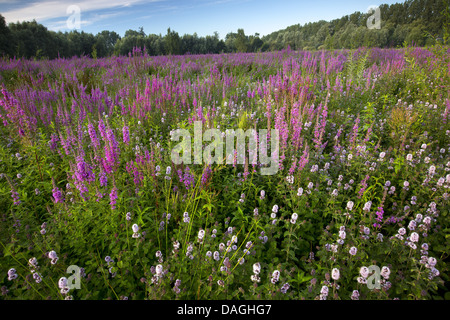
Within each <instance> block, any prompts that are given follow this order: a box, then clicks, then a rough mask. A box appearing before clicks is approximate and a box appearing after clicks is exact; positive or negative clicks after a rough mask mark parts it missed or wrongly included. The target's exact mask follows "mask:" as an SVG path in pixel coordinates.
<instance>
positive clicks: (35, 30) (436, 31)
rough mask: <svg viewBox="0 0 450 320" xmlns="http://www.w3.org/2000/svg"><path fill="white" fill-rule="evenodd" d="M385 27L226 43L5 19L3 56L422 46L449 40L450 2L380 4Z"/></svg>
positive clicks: (346, 27) (362, 21) (354, 22)
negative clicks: (56, 27) (94, 31)
mask: <svg viewBox="0 0 450 320" xmlns="http://www.w3.org/2000/svg"><path fill="white" fill-rule="evenodd" d="M379 8H380V12H381V29H368V28H367V19H368V17H369V16H370V15H371V14H370V13H366V12H364V13H361V12H355V13H353V14H350V15H346V16H344V17H342V18H340V19H335V20H332V21H329V22H327V21H318V22H313V23H307V24H305V25H293V26H290V27H288V28H286V29H284V30H279V31H276V32H273V33H271V34H269V35H267V36H264V37H260V35H259V34H255V35H246V34H245V32H244V30H243V29H238V30H237V32H231V33H229V34H227V35H226V36H225V38H224V39H220V38H219V35H218V34H217V33H215V34H214V35H209V36H205V37H201V36H198V35H197V34H193V35H190V34H184V35H179V34H178V32H176V31H174V30H170V29H169V30H167V33H166V34H165V35H161V34H151V33H150V34H146V33H145V32H144V30H143V29H142V28H141V29H140V30H138V31H136V30H128V31H126V33H125V35H124V36H123V37H121V36H120V35H119V34H117V33H116V32H114V31H107V30H105V31H102V32H99V33H98V34H96V35H93V34H90V33H86V32H83V31H81V32H78V31H71V32H64V33H63V32H54V31H49V30H47V28H46V27H45V26H43V25H41V24H39V23H37V22H36V21H31V22H20V23H10V24H9V25H6V23H5V20H4V18H3V17H2V16H0V55H8V56H10V57H13V56H15V57H25V58H31V57H37V58H42V57H47V58H51V59H52V58H56V57H73V56H81V55H87V56H90V57H94V58H95V57H107V56H110V55H127V54H128V53H130V52H131V51H132V50H133V48H135V47H139V48H141V49H144V48H145V50H146V51H147V53H148V54H149V55H166V54H185V53H191V54H206V53H227V52H259V51H262V52H265V51H273V50H281V49H285V48H287V47H288V46H290V48H292V49H295V50H298V49H304V50H314V49H341V48H349V49H354V48H359V47H362V46H365V47H381V48H387V47H398V46H403V44H405V43H406V44H409V45H411V44H413V45H416V46H424V45H432V44H435V43H436V42H444V43H445V42H447V39H448V32H449V23H450V20H449V19H450V15H449V1H448V0H408V1H405V2H404V3H396V4H392V5H380V7H379Z"/></svg>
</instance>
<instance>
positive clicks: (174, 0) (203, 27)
mask: <svg viewBox="0 0 450 320" xmlns="http://www.w3.org/2000/svg"><path fill="white" fill-rule="evenodd" d="M396 2H403V1H390V0H383V1H378V0H346V1H340V0H315V1H311V0H309V1H303V0H147V1H143V0H79V1H76V0H62V1H57V0H44V1H30V0H26V1H23V0H0V14H1V15H3V16H4V17H5V19H6V22H7V23H10V22H17V21H31V20H33V19H35V20H36V21H37V22H39V23H42V24H43V25H45V26H46V27H47V28H48V29H50V30H55V31H63V32H64V31H70V29H69V28H68V27H70V28H74V27H75V28H77V27H79V30H80V31H85V32H90V33H93V34H96V33H97V32H100V31H102V30H110V31H116V32H117V33H119V34H120V35H121V36H123V35H124V33H125V31H126V30H128V29H133V30H138V29H139V27H143V28H144V32H145V33H146V34H150V33H155V34H159V33H161V34H165V33H166V32H167V28H169V27H170V28H171V29H172V30H175V31H177V32H178V33H179V34H180V35H183V34H185V33H188V34H193V33H194V32H197V34H198V35H199V36H205V35H212V34H213V33H214V32H215V31H217V32H218V33H219V36H220V38H224V37H225V35H226V34H227V33H229V32H236V31H237V29H238V28H243V29H244V31H245V33H246V34H255V33H259V34H260V35H261V36H262V35H266V34H268V33H270V32H272V31H277V30H279V29H283V28H286V27H287V26H290V25H293V24H298V23H300V24H302V25H303V24H305V23H307V22H314V21H318V20H332V19H335V18H340V17H342V16H343V15H346V14H350V13H353V12H355V11H360V12H367V10H368V8H369V7H370V6H376V5H380V4H382V3H387V4H392V3H396ZM381 18H383V13H382V12H381Z"/></svg>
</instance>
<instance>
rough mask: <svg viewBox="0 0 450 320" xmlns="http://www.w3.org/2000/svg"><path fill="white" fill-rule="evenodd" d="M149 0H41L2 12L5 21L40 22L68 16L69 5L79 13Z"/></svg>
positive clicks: (131, 4) (153, 0)
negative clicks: (75, 7)
mask: <svg viewBox="0 0 450 320" xmlns="http://www.w3.org/2000/svg"><path fill="white" fill-rule="evenodd" d="M156 1H163V0H151V1H150V2H156ZM144 2H149V1H144V0H127V2H125V3H124V1H123V0H95V1H92V0H80V1H74V0H64V1H52V0H50V1H41V2H33V3H30V4H28V5H27V6H25V7H22V8H19V9H12V10H10V11H4V12H2V15H3V16H4V17H5V20H6V22H7V23H10V22H17V21H19V22H22V21H31V20H33V19H34V20H36V21H37V22H42V21H46V20H50V19H56V18H62V17H68V14H67V12H66V11H67V8H68V7H69V6H71V5H76V6H78V7H79V8H80V12H81V15H83V13H87V12H92V11H98V10H107V9H114V8H121V7H122V8H123V7H124V6H126V7H130V6H133V5H136V4H139V3H144Z"/></svg>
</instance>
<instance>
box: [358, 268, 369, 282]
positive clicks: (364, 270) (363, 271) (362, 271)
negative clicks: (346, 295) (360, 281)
mask: <svg viewBox="0 0 450 320" xmlns="http://www.w3.org/2000/svg"><path fill="white" fill-rule="evenodd" d="M359 274H360V275H361V276H362V277H363V278H364V279H367V277H368V276H369V268H367V267H364V266H363V267H361V269H359Z"/></svg>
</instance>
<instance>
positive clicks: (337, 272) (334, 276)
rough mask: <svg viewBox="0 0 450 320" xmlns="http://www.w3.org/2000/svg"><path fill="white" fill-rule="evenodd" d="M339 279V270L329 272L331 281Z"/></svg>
mask: <svg viewBox="0 0 450 320" xmlns="http://www.w3.org/2000/svg"><path fill="white" fill-rule="evenodd" d="M339 277H340V273H339V269H337V268H334V269H333V270H332V271H331V278H332V279H333V280H339Z"/></svg>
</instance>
